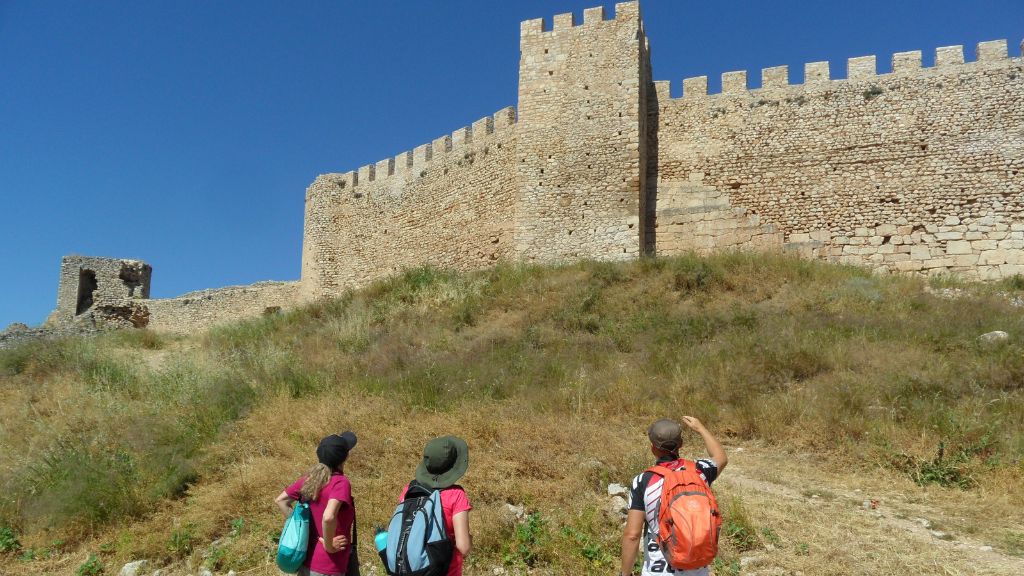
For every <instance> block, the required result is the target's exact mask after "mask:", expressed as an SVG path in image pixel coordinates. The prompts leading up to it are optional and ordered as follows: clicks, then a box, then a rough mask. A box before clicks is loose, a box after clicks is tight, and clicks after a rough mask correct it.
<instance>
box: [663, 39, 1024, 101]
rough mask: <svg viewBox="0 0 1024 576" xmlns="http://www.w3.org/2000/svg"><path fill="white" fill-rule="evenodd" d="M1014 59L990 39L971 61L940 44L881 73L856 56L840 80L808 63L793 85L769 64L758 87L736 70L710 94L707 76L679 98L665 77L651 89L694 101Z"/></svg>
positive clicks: (902, 57)
mask: <svg viewBox="0 0 1024 576" xmlns="http://www.w3.org/2000/svg"><path fill="white" fill-rule="evenodd" d="M1021 49H1022V51H1024V42H1022V43H1021ZM1018 59H1019V58H1011V57H1010V55H1009V53H1008V50H1007V42H1006V40H993V41H990V42H979V43H978V44H977V46H976V47H975V60H973V61H966V60H965V59H964V47H963V46H943V47H939V48H936V49H935V64H934V65H933V66H929V67H925V66H923V64H922V53H921V51H920V50H914V51H910V52H897V53H895V54H893V55H892V71H891V72H886V73H882V74H880V73H879V72H878V65H877V58H876V57H875V56H857V57H853V58H849V59H848V60H847V61H846V78H842V79H832V78H831V73H830V69H829V63H828V62H808V63H806V64H804V82H803V84H793V83H792V82H790V77H789V67H788V66H773V67H770V68H764V69H762V70H761V87H760V88H754V89H752V88H749V83H748V78H747V72H746V71H745V70H740V71H732V72H724V73H722V90H721V92H719V93H715V94H710V93H709V91H708V77H707V76H697V77H694V78H684V79H683V93H682V96H680V97H676V98H673V97H672V96H671V91H672V82H671V81H668V80H659V81H656V82H655V89H656V90H657V94H658V97H659V99H662V100H668V99H686V100H697V99H704V98H714V97H719V96H726V97H729V96H737V95H742V94H750V93H754V92H761V91H770V90H782V89H787V88H800V87H807V88H814V87H822V86H830V85H833V84H834V83H837V82H860V81H865V80H871V79H874V78H889V77H893V76H899V75H911V74H918V73H922V72H928V71H934V72H937V73H942V72H944V71H962V70H963V69H964V67H965V66H968V67H978V68H979V69H980V68H983V67H986V66H991V65H993V64H1000V63H1008V62H1011V61H1014V60H1018Z"/></svg>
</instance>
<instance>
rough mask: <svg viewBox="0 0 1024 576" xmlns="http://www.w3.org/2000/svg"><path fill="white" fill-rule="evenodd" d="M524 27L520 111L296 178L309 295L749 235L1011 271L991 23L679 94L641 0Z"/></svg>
mask: <svg viewBox="0 0 1024 576" xmlns="http://www.w3.org/2000/svg"><path fill="white" fill-rule="evenodd" d="M519 40H520V42H519V52H520V54H519V66H518V72H519V77H518V88H517V97H518V100H517V102H516V106H515V108H511V107H510V108H505V109H503V110H501V111H499V112H498V113H496V114H494V115H492V116H487V117H484V118H481V119H479V120H477V121H475V122H473V123H471V124H470V125H468V126H462V127H459V128H458V129H457V130H454V131H452V132H451V133H449V134H443V135H441V136H440V137H438V138H435V139H433V140H430V141H425V142H424V143H422V144H420V145H419V146H416V147H414V148H411V149H409V150H406V151H404V152H401V153H400V154H397V155H395V156H393V157H390V158H385V159H383V160H381V161H379V162H375V163H372V164H367V165H365V166H362V167H359V168H358V169H356V170H352V171H350V172H348V173H346V174H327V175H324V176H321V177H320V178H317V180H316V181H314V182H313V184H312V185H311V186H310V187H309V188H308V189H307V192H306V204H305V218H306V222H305V235H304V243H303V256H302V293H303V295H304V297H307V298H316V297H321V296H330V295H338V294H341V293H343V292H344V290H346V289H348V288H351V287H354V286H360V285H365V283H366V282H369V281H372V280H375V279H378V278H383V277H386V276H388V275H391V274H394V273H397V272H398V271H400V270H402V269H404V268H410V267H415V266H420V265H423V264H431V265H434V266H440V267H443V268H452V269H459V270H474V269H480V268H486V267H488V266H491V265H493V264H494V263H495V262H498V261H502V260H514V261H526V262H535V263H539V262H571V261H575V260H579V259H582V258H592V259H597V260H624V259H632V258H636V257H638V256H640V255H642V254H660V255H671V254H679V253H682V252H685V251H689V250H697V251H701V252H704V251H712V250H719V249H747V248H755V249H778V250H795V251H798V252H799V253H801V254H804V255H806V256H808V257H813V258H822V259H829V260H834V261H839V262H844V263H849V264H856V265H861V266H867V267H870V268H871V269H872V270H877V271H879V272H915V273H921V274H957V275H960V274H963V275H964V276H966V277H968V278H982V279H995V278H1006V277H1010V276H1013V275H1017V274H1024V156H1022V153H1021V152H1022V151H1024V107H1022V106H1021V104H1020V103H1021V98H1022V96H1024V59H1022V58H1021V56H1020V53H1019V52H1018V51H1017V48H1016V47H1013V48H1011V49H1009V50H1008V44H1007V42H1006V41H1005V40H997V41H993V42H982V43H980V44H977V45H976V46H975V47H974V49H973V54H972V53H971V49H970V47H968V48H967V49H966V50H965V48H964V47H963V46H943V47H939V48H936V49H935V50H934V52H933V53H932V54H933V55H934V57H932V55H929V54H927V53H922V51H920V50H915V51H909V52H898V53H895V54H892V56H891V57H889V56H882V57H876V56H870V55H869V56H857V57H853V58H849V59H847V60H846V61H845V62H844V63H842V64H840V63H838V62H836V63H833V64H834V65H835V72H834V73H833V71H832V69H831V65H830V63H829V62H823V61H819V62H808V63H806V64H803V65H802V66H803V74H802V77H803V78H802V80H800V81H799V83H796V82H797V81H796V79H794V78H792V77H791V76H793V77H797V78H799V77H800V76H801V74H800V72H799V71H797V72H794V73H793V74H792V75H791V74H790V72H791V68H794V67H792V66H772V67H767V68H764V69H762V70H760V83H759V85H758V81H757V79H756V78H755V79H753V80H751V76H752V75H755V74H757V71H751V72H747V71H743V70H739V71H729V72H725V73H723V74H722V75H721V89H720V90H717V91H716V93H714V94H712V93H710V90H709V84H715V85H717V84H718V82H710V83H709V81H708V77H707V76H699V77H695V78H686V79H684V80H683V81H682V85H681V86H679V85H678V84H677V85H676V86H675V88H674V91H675V92H676V97H674V98H673V97H672V92H673V84H674V82H668V81H663V82H652V78H653V74H652V72H651V62H650V50H649V45H650V44H649V42H648V39H647V36H646V33H645V30H644V24H643V22H642V19H641V12H640V5H639V3H638V2H620V3H618V4H616V5H615V6H614V13H612V9H607V10H606V9H605V8H603V7H600V6H598V7H594V8H587V9H586V10H583V11H582V14H580V12H579V11H576V12H575V13H563V14H557V15H554V16H553V17H549V18H547V19H546V20H545V19H544V18H537V19H533V20H527V21H525V22H522V23H521V24H520V38H519ZM1011 50H1012V52H1013V56H1012V57H1011V55H1010V51H1011ZM886 58H890V60H889V63H887V62H886V61H885V60H886ZM879 60H882V62H879ZM926 62H927V65H926ZM890 63H891V64H890ZM840 66H844V67H845V68H841V67H840ZM843 69H845V73H844V72H842V70H843ZM880 69H881V70H880ZM836 77H841V78H836ZM751 84H755V85H758V86H757V88H752V87H751ZM680 88H681V90H680ZM680 92H681V94H680Z"/></svg>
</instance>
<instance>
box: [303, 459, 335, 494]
mask: <svg viewBox="0 0 1024 576" xmlns="http://www.w3.org/2000/svg"><path fill="white" fill-rule="evenodd" d="M330 479H331V469H330V468H328V467H327V465H326V464H321V463H319V462H317V463H316V464H315V465H313V467H312V468H310V469H309V472H306V481H305V482H303V483H302V489H301V490H299V494H300V495H302V501H303V502H312V501H314V500H316V499H317V498H319V497H320V490H322V489H323V487H324V485H325V484H327V481H328V480H330Z"/></svg>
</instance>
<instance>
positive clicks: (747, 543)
mask: <svg viewBox="0 0 1024 576" xmlns="http://www.w3.org/2000/svg"><path fill="white" fill-rule="evenodd" d="M757 532H758V531H757V528H756V527H755V526H754V523H753V522H752V521H751V520H750V516H748V514H747V509H746V507H745V506H744V504H743V500H742V499H741V498H740V497H739V496H731V497H729V498H728V499H727V500H726V501H725V506H723V511H722V535H723V536H724V537H725V539H726V540H727V541H728V542H729V544H730V546H731V547H732V548H733V549H735V550H737V551H739V552H747V551H750V550H756V549H757V548H758V547H760V544H761V542H760V540H759V539H758V537H757Z"/></svg>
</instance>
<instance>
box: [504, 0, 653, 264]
mask: <svg viewBox="0 0 1024 576" xmlns="http://www.w3.org/2000/svg"><path fill="white" fill-rule="evenodd" d="M553 24H554V26H553V28H552V29H547V28H546V26H545V22H544V20H543V19H536V20H528V21H526V22H523V23H522V25H521V28H520V49H521V57H520V65H519V134H518V147H517V149H516V164H515V166H516V170H517V176H518V189H519V192H518V198H517V201H516V219H515V238H516V244H515V245H516V253H517V255H518V256H520V257H522V258H524V259H527V260H533V261H547V262H552V261H554V262H557V261H563V260H572V259H578V258H597V259H603V260H622V259H628V258H635V257H637V256H638V255H639V252H640V240H639V238H640V236H639V234H640V224H641V223H640V218H639V214H640V189H641V185H642V181H643V177H642V176H643V174H644V168H643V162H644V158H643V153H644V152H645V151H646V147H642V146H641V145H640V143H641V141H642V138H641V136H642V135H641V130H642V123H641V122H640V118H641V117H642V116H643V115H645V114H646V110H645V107H646V94H645V89H646V87H647V83H646V82H643V81H642V80H643V79H644V78H645V73H646V71H647V69H648V68H649V64H648V59H647V52H646V38H645V37H644V34H643V27H642V24H641V21H640V8H639V5H638V4H637V3H635V2H624V3H620V4H617V5H616V6H615V17H614V19H610V20H606V19H605V15H604V9H603V8H600V7H598V8H590V9H587V10H585V11H584V12H583V23H582V24H580V25H577V24H576V22H575V19H574V15H573V14H560V15H557V16H555V17H554V22H553Z"/></svg>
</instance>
